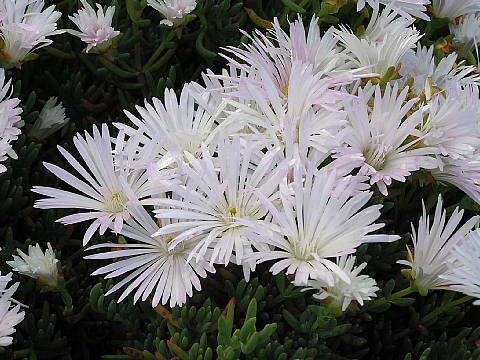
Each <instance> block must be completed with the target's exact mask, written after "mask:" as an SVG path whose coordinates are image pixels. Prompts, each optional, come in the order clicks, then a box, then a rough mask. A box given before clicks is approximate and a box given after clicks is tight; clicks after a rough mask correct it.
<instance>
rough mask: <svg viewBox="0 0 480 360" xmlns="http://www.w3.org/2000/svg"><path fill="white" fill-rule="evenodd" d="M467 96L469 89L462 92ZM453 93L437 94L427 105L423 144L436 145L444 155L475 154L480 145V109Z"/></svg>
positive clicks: (459, 156) (422, 128)
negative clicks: (478, 114)
mask: <svg viewBox="0 0 480 360" xmlns="http://www.w3.org/2000/svg"><path fill="white" fill-rule="evenodd" d="M461 94H462V95H463V96H465V95H466V94H467V93H466V92H461ZM468 104H469V102H468V101H464V100H462V99H459V98H457V96H454V95H453V94H449V95H447V96H445V95H444V94H438V95H436V96H434V97H433V98H432V99H431V100H430V101H429V104H428V106H427V107H425V109H424V110H425V113H424V121H423V123H422V126H421V131H422V132H423V133H424V134H425V136H424V137H423V140H422V141H423V143H424V144H425V145H426V146H430V147H435V148H437V149H438V150H439V152H440V154H441V155H443V156H447V155H448V156H450V157H452V158H453V159H459V158H465V157H466V156H471V155H473V153H474V151H475V150H476V149H478V148H479V147H480V133H479V127H478V122H477V120H476V117H477V112H478V109H475V108H472V107H470V106H468Z"/></svg>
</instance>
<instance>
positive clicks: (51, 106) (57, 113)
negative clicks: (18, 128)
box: [30, 97, 70, 140]
mask: <svg viewBox="0 0 480 360" xmlns="http://www.w3.org/2000/svg"><path fill="white" fill-rule="evenodd" d="M57 101H58V98H56V97H51V98H50V99H48V100H47V102H46V103H45V105H43V108H42V111H40V114H39V115H38V119H37V121H35V124H33V126H32V128H31V129H30V135H31V136H33V137H35V138H37V139H40V140H42V139H45V138H47V137H48V136H50V135H52V134H53V133H54V132H56V131H57V130H60V129H61V128H62V127H63V126H64V125H65V124H66V123H67V122H68V121H69V120H70V119H69V118H67V117H66V115H65V107H64V106H63V104H62V103H61V102H60V103H58V105H57Z"/></svg>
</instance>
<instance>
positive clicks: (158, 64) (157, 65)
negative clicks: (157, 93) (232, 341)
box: [146, 48, 176, 71]
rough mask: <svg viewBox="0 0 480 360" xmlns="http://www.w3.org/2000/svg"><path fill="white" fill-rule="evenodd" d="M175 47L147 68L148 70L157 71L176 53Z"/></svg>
mask: <svg viewBox="0 0 480 360" xmlns="http://www.w3.org/2000/svg"><path fill="white" fill-rule="evenodd" d="M175 50H176V49H175V48H173V49H170V50H168V51H167V52H166V53H165V54H164V55H163V56H162V57H161V58H160V60H158V61H157V62H156V63H155V64H153V65H152V66H150V67H149V68H147V69H146V71H156V70H158V69H160V68H161V67H162V66H163V65H165V64H166V63H167V62H168V60H170V58H171V57H172V56H173V55H174V54H175Z"/></svg>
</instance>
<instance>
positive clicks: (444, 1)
mask: <svg viewBox="0 0 480 360" xmlns="http://www.w3.org/2000/svg"><path fill="white" fill-rule="evenodd" d="M432 11H433V14H434V15H435V16H436V17H439V18H448V19H450V20H453V19H455V18H457V17H459V16H463V15H468V14H474V13H476V12H478V11H480V2H479V1H478V0H461V1H459V0H432Z"/></svg>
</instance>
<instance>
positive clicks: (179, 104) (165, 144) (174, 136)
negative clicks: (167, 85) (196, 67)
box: [114, 84, 236, 169]
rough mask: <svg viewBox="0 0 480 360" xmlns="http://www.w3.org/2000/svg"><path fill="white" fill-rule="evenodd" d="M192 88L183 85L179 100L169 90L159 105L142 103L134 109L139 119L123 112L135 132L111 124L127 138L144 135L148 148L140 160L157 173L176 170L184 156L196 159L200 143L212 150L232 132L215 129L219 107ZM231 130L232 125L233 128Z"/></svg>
mask: <svg viewBox="0 0 480 360" xmlns="http://www.w3.org/2000/svg"><path fill="white" fill-rule="evenodd" d="M197 85H198V84H197ZM193 86H194V85H193V84H186V85H185V86H184V87H183V89H182V92H181V94H180V98H177V95H176V94H175V91H174V90H173V89H165V96H164V101H163V102H161V101H160V100H159V99H157V98H153V99H152V103H153V104H152V105H150V104H149V103H148V102H147V101H145V107H142V106H136V110H137V112H138V113H139V115H140V117H137V116H135V115H133V114H132V113H130V112H128V111H125V114H126V115H127V117H128V118H129V120H130V121H131V122H132V123H133V124H134V126H136V127H137V128H136V129H135V128H133V127H130V126H128V125H124V124H121V123H115V124H114V125H115V126H116V127H118V128H119V129H121V130H123V131H125V133H126V134H127V135H128V136H131V137H132V136H136V135H137V134H138V132H139V130H141V131H143V132H144V133H145V136H143V137H144V140H143V143H144V144H146V145H148V146H147V147H146V148H145V149H146V150H148V151H147V152H146V153H145V154H143V156H142V157H143V158H144V159H145V158H148V161H149V162H151V163H155V164H156V167H157V168H158V169H163V168H165V167H169V166H173V167H176V166H177V163H178V161H181V160H182V158H183V154H184V152H189V153H190V154H192V155H194V156H198V155H200V153H201V144H202V143H203V144H206V145H207V146H215V145H216V142H217V141H218V139H220V138H222V137H224V136H226V134H227V133H233V132H234V131H231V130H229V131H227V130H222V126H217V125H218V123H220V122H221V120H220V119H219V118H218V114H219V113H220V112H221V106H222V105H219V106H220V109H218V108H217V106H216V105H218V103H217V102H216V101H215V100H214V99H213V98H212V96H211V94H208V93H207V92H204V93H203V94H201V95H200V94H199V91H198V90H197V89H196V88H195V89H193ZM197 95H198V96H197ZM235 126H236V125H235V124H232V127H233V128H235ZM151 167H152V166H151Z"/></svg>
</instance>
